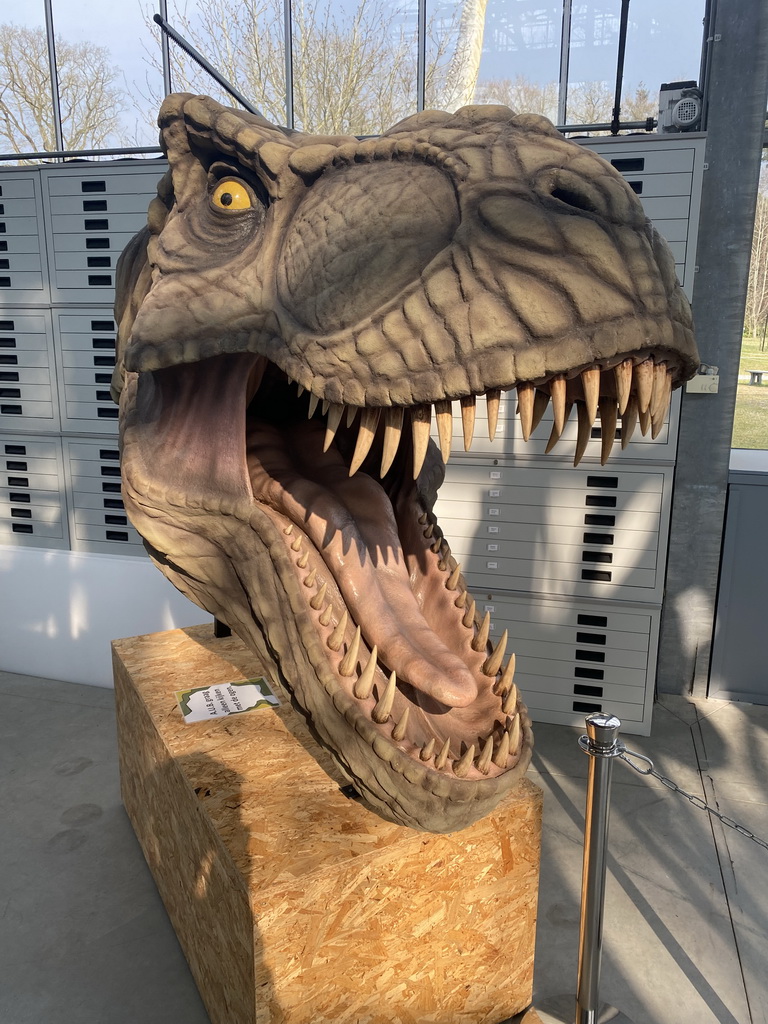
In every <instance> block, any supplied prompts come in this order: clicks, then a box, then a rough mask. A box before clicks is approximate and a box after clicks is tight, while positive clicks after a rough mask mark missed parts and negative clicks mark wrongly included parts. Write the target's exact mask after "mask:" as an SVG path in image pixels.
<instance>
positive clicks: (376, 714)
mask: <svg viewBox="0 0 768 1024" xmlns="http://www.w3.org/2000/svg"><path fill="white" fill-rule="evenodd" d="M396 690H397V676H396V675H395V673H394V672H393V673H392V675H391V676H390V677H389V682H388V683H387V686H386V689H385V690H384V693H383V694H382V695H381V697H380V698H379V699H378V701H377V702H376V707H375V708H374V709H373V711H372V712H371V718H372V719H373V720H374V722H376V723H377V724H378V725H384V723H385V722H386V720H387V719H388V718H389V715H390V712H391V711H392V704H393V702H394V700H395V691H396Z"/></svg>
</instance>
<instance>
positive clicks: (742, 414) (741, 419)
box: [731, 335, 768, 448]
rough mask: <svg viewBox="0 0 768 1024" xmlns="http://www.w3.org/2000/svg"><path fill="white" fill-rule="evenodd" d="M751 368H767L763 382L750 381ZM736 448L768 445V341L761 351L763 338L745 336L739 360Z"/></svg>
mask: <svg viewBox="0 0 768 1024" xmlns="http://www.w3.org/2000/svg"><path fill="white" fill-rule="evenodd" d="M749 370H764V371H765V376H764V377H763V383H762V385H755V384H750V383H749V373H748V371H749ZM731 447H732V448H768V342H767V343H766V349H765V351H764V352H761V351H760V339H759V338H752V337H748V336H746V335H745V337H744V339H743V341H742V344H741V359H740V360H739V383H738V387H737V389H736V415H735V417H734V421H733V439H732V441H731Z"/></svg>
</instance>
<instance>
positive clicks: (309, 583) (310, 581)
mask: <svg viewBox="0 0 768 1024" xmlns="http://www.w3.org/2000/svg"><path fill="white" fill-rule="evenodd" d="M316 576H317V570H316V569H310V571H309V574H308V575H307V576H305V577H304V586H305V587H314V585H315V577H316Z"/></svg>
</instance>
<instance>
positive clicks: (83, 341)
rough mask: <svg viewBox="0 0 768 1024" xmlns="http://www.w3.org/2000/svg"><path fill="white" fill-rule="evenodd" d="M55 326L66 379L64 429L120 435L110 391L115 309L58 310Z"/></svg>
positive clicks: (62, 418) (62, 419) (64, 387)
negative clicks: (113, 313) (113, 312)
mask: <svg viewBox="0 0 768 1024" xmlns="http://www.w3.org/2000/svg"><path fill="white" fill-rule="evenodd" d="M53 327H54V338H55V341H56V351H57V356H58V359H59V362H60V366H61V369H60V377H61V379H62V380H63V388H62V391H63V394H62V396H61V413H62V417H61V421H62V427H63V429H64V430H71V431H73V432H74V431H76V432H77V433H86V434H107V435H109V434H117V418H118V409H117V406H116V405H115V403H114V402H113V401H112V397H111V395H110V392H109V386H110V382H111V380H112V369H113V367H114V365H115V321H114V319H113V318H112V311H111V310H103V309H98V308H97V307H92V308H91V309H87V310H83V311H78V312H70V311H67V310H61V309H57V310H55V311H54V319H53Z"/></svg>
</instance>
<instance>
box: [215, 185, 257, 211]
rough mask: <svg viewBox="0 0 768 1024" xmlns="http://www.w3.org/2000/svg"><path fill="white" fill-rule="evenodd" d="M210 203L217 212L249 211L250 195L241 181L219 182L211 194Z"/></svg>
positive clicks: (250, 204) (251, 203) (250, 205)
mask: <svg viewBox="0 0 768 1024" xmlns="http://www.w3.org/2000/svg"><path fill="white" fill-rule="evenodd" d="M211 202H212V203H213V205H214V206H215V207H216V209H217V210H227V211H232V212H236V211H239V210H250V209H251V207H252V206H253V202H252V201H251V194H250V192H249V191H248V189H247V188H246V186H245V185H244V184H243V183H242V182H241V181H232V180H229V181H220V182H219V184H218V185H217V186H216V188H215V189H214V190H213V192H212V193H211Z"/></svg>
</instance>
